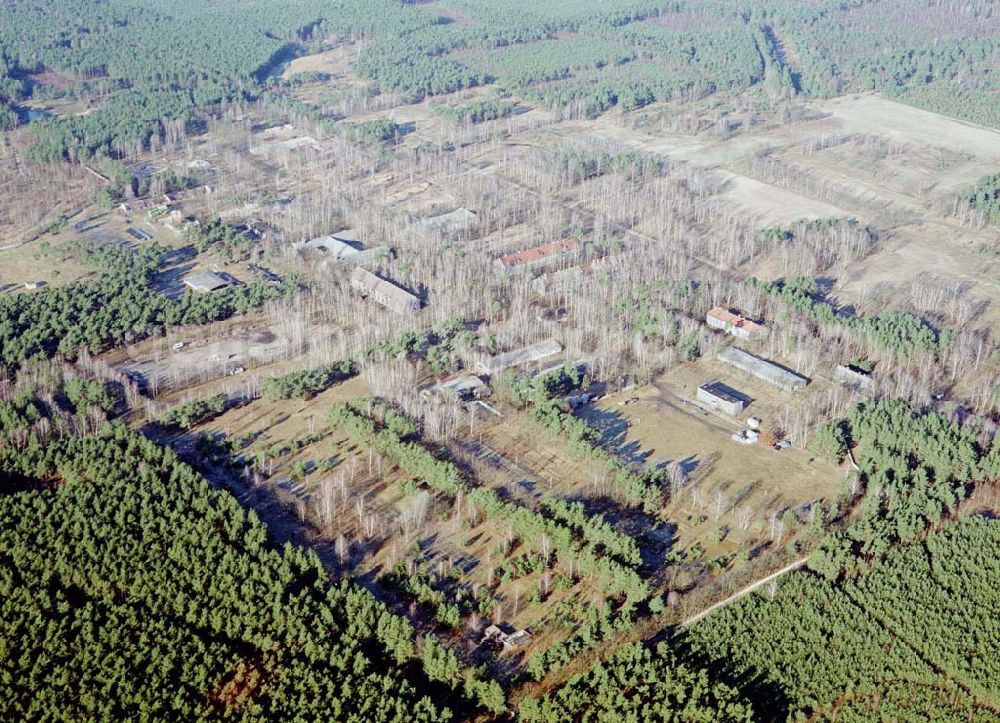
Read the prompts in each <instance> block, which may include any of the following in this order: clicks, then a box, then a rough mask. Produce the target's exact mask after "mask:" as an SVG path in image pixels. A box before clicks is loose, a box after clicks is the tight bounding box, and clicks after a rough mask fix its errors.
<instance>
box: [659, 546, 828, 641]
mask: <svg viewBox="0 0 1000 723" xmlns="http://www.w3.org/2000/svg"><path fill="white" fill-rule="evenodd" d="M808 559H809V558H808V557H803V558H801V559H799V560H796V561H795V562H793V563H791V564H789V565H785V566H784V567H783V568H781V569H780V570H778V571H776V572H772V573H771V574H770V575H768V576H767V577H764V578H761V579H760V580H758V581H757V582H755V583H752V584H750V585H747V586H746V587H745V588H743V589H742V590H738V591H737V592H734V593H733V594H732V595H730V596H729V597H727V598H726V599H725V600H720V601H719V602H717V603H715V604H714V605H711V606H709V607H707V608H705V609H704V610H702V611H701V612H700V613H698V614H697V615H692V616H691V617H689V618H688V619H687V620H685V621H684V622H682V623H681V624H680V625H678V626H677V629H678V630H680V629H682V628H686V627H687V626H688V625H694V624H695V623H696V622H698V621H699V620H701V619H702V618H703V617H705V616H707V615H711V614H712V613H713V612H714V611H716V610H718V609H719V608H721V607H724V606H726V605H728V604H729V603H731V602H733V601H734V600H739V599H740V598H741V597H743V596H745V595H749V594H750V593H752V592H753V591H754V590H756V589H757V588H759V587H761V586H762V585H766V584H767V583H769V582H771V581H772V580H775V579H777V578H779V577H781V576H782V575H784V574H785V573H786V572H791V571H792V570H797V569H799V568H800V567H802V566H803V565H805V564H806V561H807V560H808Z"/></svg>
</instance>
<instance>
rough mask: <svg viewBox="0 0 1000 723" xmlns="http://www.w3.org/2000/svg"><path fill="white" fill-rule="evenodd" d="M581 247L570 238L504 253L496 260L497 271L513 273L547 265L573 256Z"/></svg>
mask: <svg viewBox="0 0 1000 723" xmlns="http://www.w3.org/2000/svg"><path fill="white" fill-rule="evenodd" d="M579 247H580V243H579V242H578V241H574V240H572V239H570V240H566V241H553V242H551V243H547V244H542V245H541V246H535V247H533V248H530V249H524V250H523V251H515V252H514V253H509V254H504V255H503V256H501V257H500V258H498V259H497V261H496V264H497V271H498V272H499V273H502V274H513V273H518V272H521V271H528V270H530V269H535V268H538V267H540V266H546V265H548V264H550V263H553V262H554V261H559V260H563V259H566V258H570V257H572V256H573V255H575V254H576V253H577V250H578V249H579Z"/></svg>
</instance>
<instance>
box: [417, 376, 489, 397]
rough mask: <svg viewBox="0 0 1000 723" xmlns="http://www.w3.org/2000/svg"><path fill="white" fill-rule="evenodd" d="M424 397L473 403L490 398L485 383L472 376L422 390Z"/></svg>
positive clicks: (440, 383)
mask: <svg viewBox="0 0 1000 723" xmlns="http://www.w3.org/2000/svg"><path fill="white" fill-rule="evenodd" d="M423 393H424V395H425V396H429V395H433V394H437V395H440V396H441V397H444V398H451V399H459V400H461V401H473V400H476V399H485V398H486V397H488V396H490V393H491V390H490V388H489V386H487V385H486V383H485V382H484V381H483V380H482V379H480V378H479V377H477V376H475V375H474V374H465V375H463V376H460V377H455V378H454V379H448V380H446V381H443V382H438V383H437V384H435V385H433V386H431V387H428V388H427V389H424V390H423Z"/></svg>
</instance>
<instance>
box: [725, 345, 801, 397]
mask: <svg viewBox="0 0 1000 723" xmlns="http://www.w3.org/2000/svg"><path fill="white" fill-rule="evenodd" d="M718 357H719V359H721V360H722V361H724V362H726V363H727V364H732V365H733V366H734V367H736V368H737V369H742V370H743V371H745V372H746V373H747V374H751V375H753V376H755V377H757V378H758V379H762V380H764V381H765V382H767V383H768V384H773V385H774V386H776V387H778V388H779V389H784V390H785V391H786V392H794V391H798V390H799V389H802V388H804V387H805V386H806V385H807V384H808V383H809V379H808V378H806V377H804V376H802V375H801V374H796V373H795V372H793V371H792V370H791V369H786V368H785V367H783V366H781V365H780V364H775V363H774V362H769V361H767V360H766V359H761V358H760V357H757V356H754V355H753V354H750V353H749V352H745V351H743V350H742V349H737V348H736V347H735V346H729V347H726V348H725V349H723V350H722V351H720V352H719V354H718Z"/></svg>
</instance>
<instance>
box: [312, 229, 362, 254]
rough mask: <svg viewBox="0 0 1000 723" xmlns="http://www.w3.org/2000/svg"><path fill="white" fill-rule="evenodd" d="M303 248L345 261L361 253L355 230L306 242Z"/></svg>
mask: <svg viewBox="0 0 1000 723" xmlns="http://www.w3.org/2000/svg"><path fill="white" fill-rule="evenodd" d="M303 248H307V249H309V250H310V251H316V252H317V253H321V254H326V255H327V256H332V257H334V258H337V259H343V258H346V257H348V256H353V255H354V254H356V253H358V252H360V251H361V249H360V248H359V247H358V244H357V241H356V234H355V233H354V231H353V229H348V230H347V231H341V232H340V233H335V234H330V235H328V236H320V237H318V238H314V239H312V240H311V241H306V243H305V244H304V246H303Z"/></svg>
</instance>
